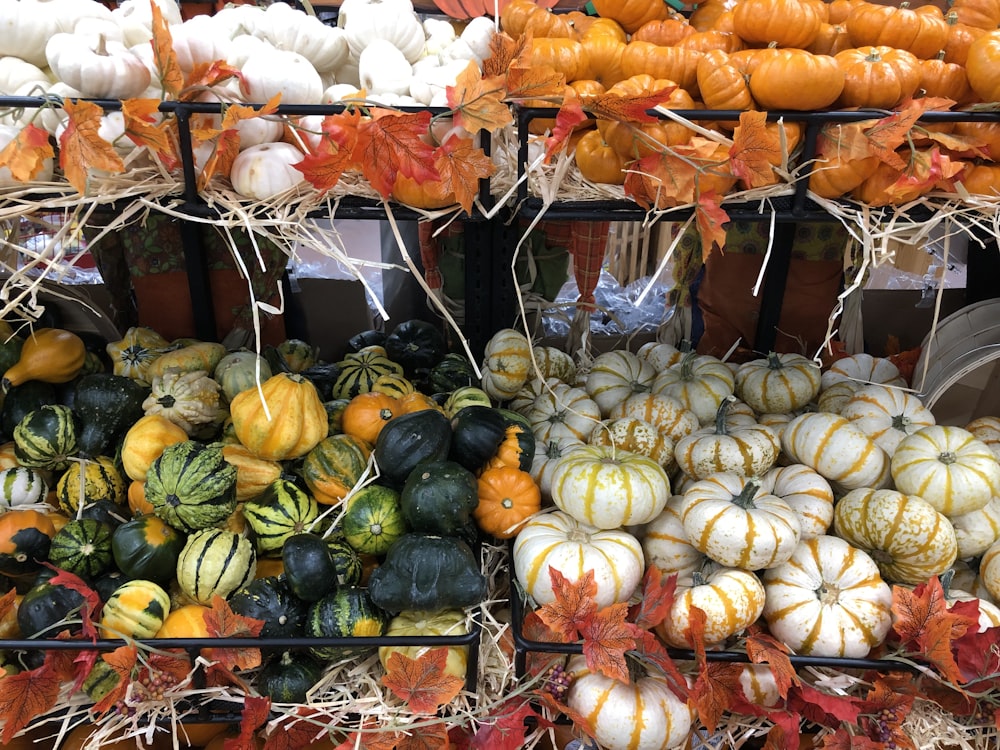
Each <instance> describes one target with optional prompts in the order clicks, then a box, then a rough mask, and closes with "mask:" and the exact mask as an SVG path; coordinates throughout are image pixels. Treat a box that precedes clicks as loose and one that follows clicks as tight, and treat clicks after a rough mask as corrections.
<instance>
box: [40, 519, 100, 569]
mask: <svg viewBox="0 0 1000 750" xmlns="http://www.w3.org/2000/svg"><path fill="white" fill-rule="evenodd" d="M111 534H112V530H111V527H110V526H109V525H108V524H106V523H101V522H100V521H95V520H92V519H89V518H80V519H75V518H74V519H72V520H70V521H69V522H67V523H66V525H65V526H63V527H62V528H61V529H59V531H57V532H56V535H55V536H54V537H52V544H51V546H50V547H49V562H50V563H52V564H53V565H55V566H56V567H57V568H60V569H62V570H65V571H67V572H69V573H72V574H73V575H77V576H80V577H81V578H83V579H85V580H93V579H94V578H97V577H98V576H99V575H101V573H103V572H105V571H106V570H107V569H108V568H110V567H111V563H112V562H113V559H112V555H111Z"/></svg>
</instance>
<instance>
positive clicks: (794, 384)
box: [483, 329, 1000, 699]
mask: <svg viewBox="0 0 1000 750" xmlns="http://www.w3.org/2000/svg"><path fill="white" fill-rule="evenodd" d="M483 364H484V367H483V388H484V390H487V391H488V392H489V393H491V395H493V397H494V398H498V399H501V400H503V401H506V402H507V404H508V406H509V407H510V408H512V409H513V410H515V411H518V412H520V413H522V414H523V415H524V416H525V417H526V418H527V420H528V422H529V424H531V426H532V429H533V432H534V435H535V438H536V454H535V460H534V463H533V465H532V469H531V471H532V474H533V475H534V476H535V478H536V481H537V482H538V484H539V486H540V488H541V490H542V494H543V498H545V500H546V501H550V502H551V504H552V505H554V506H555V509H554V510H552V512H550V513H547V514H543V515H540V516H537V517H535V518H533V519H531V520H529V521H528V523H527V524H526V525H525V526H524V527H523V529H522V530H521V531H520V532H519V534H518V535H517V537H516V539H515V542H514V548H513V554H514V557H513V563H514V571H515V574H516V576H517V579H518V581H519V583H520V584H521V586H522V587H523V589H524V590H525V591H526V592H527V593H528V594H529V595H530V596H531V597H532V599H533V600H534V601H535V602H536V603H538V604H544V603H546V602H550V601H552V600H553V596H554V595H553V592H552V588H551V584H550V581H549V573H548V570H549V567H550V566H551V567H553V568H555V569H558V570H559V571H560V572H561V573H562V574H563V575H564V576H566V577H567V578H569V579H571V580H578V579H579V578H580V577H581V576H582V575H583V574H584V573H585V572H586V571H587V570H594V572H595V579H596V582H597V585H598V594H597V599H598V603H599V604H601V605H605V604H608V603H612V602H623V601H628V600H629V599H630V598H631V597H633V596H634V595H635V593H636V587H637V586H638V584H639V582H640V580H641V578H642V575H643V572H644V570H645V567H646V566H650V565H655V566H656V567H657V568H659V569H660V570H661V571H663V572H664V573H665V574H668V575H669V574H677V575H678V588H677V599H676V602H675V603H674V607H673V609H672V611H671V613H670V615H669V616H668V617H667V619H666V620H665V621H664V622H663V624H662V625H660V626H659V627H658V628H657V631H658V633H659V635H660V636H661V637H662V638H663V640H664V641H665V642H666V643H667V644H669V645H671V646H675V647H687V646H688V645H689V644H688V641H687V635H686V631H687V627H688V623H689V621H690V612H691V608H692V607H695V606H697V607H698V608H700V609H701V610H702V611H704V612H705V613H706V615H707V622H706V636H707V640H708V641H710V642H711V643H713V644H716V645H724V644H725V643H726V642H727V641H728V640H729V639H731V638H732V637H734V636H736V635H738V634H740V633H741V632H742V631H744V630H745V629H746V628H747V627H748V626H749V625H750V624H751V623H753V622H755V621H757V620H758V619H759V618H762V620H763V621H764V622H766V623H767V626H768V628H769V629H770V631H771V632H772V634H774V635H775V636H776V637H778V638H780V639H781V640H782V641H784V642H785V643H786V644H788V645H789V646H790V647H791V648H792V649H793V651H795V652H796V653H800V654H806V655H814V656H832V657H863V656H866V655H867V654H868V653H869V652H870V651H871V649H872V648H874V647H876V646H878V645H879V644H881V642H882V641H883V640H884V639H885V637H886V635H887V634H888V632H889V629H890V627H891V624H892V613H891V609H890V607H891V603H892V593H891V585H904V586H913V585H916V584H919V583H922V582H924V581H926V580H927V579H929V578H930V577H932V576H944V575H945V574H949V573H950V574H951V575H954V576H955V580H954V582H953V584H952V588H951V591H950V592H949V596H950V597H951V598H952V599H953V600H958V599H970V598H978V600H979V604H980V614H981V617H980V626H981V627H982V628H984V629H985V628H987V627H997V626H1000V609H998V608H997V607H996V606H995V600H996V599H1000V461H998V458H997V455H996V454H995V453H994V450H1000V419H998V418H987V419H981V420H977V421H976V422H975V423H973V424H971V425H967V426H966V427H958V426H946V425H937V424H935V419H934V416H933V414H932V413H931V412H930V411H929V410H928V409H926V408H925V407H924V406H923V404H922V403H921V402H920V399H919V398H918V397H916V396H915V395H913V394H912V393H910V392H908V391H906V390H905V389H904V388H901V386H905V382H904V381H903V379H902V378H901V377H900V375H899V371H898V369H897V368H896V367H895V366H894V365H893V364H892V363H891V362H890V361H889V360H887V359H883V358H876V357H871V356H869V355H865V354H859V355H855V356H854V357H850V358H847V359H842V360H840V361H838V362H837V363H835V364H834V365H833V366H832V367H830V368H829V369H828V370H827V371H826V372H823V373H821V371H820V368H819V367H818V365H816V364H815V363H814V362H812V361H811V360H809V359H807V358H805V357H801V356H798V355H793V354H780V355H775V354H772V355H770V356H769V357H764V358H761V359H759V360H755V361H753V362H748V363H745V364H742V365H739V366H735V365H729V364H727V363H724V362H721V361H720V360H718V359H716V358H713V357H709V356H705V355H698V354H695V353H692V352H682V351H678V349H676V348H675V347H673V346H671V345H669V344H661V343H650V344H646V345H644V346H642V347H641V348H640V349H639V350H638V351H637V352H635V353H632V352H628V351H612V352H608V353H605V354H600V355H598V356H597V357H596V358H595V359H594V360H593V361H592V362H591V363H590V365H589V367H588V368H587V371H586V372H583V371H582V370H579V369H577V368H576V367H575V366H574V363H573V361H572V360H569V358H568V357H566V355H564V354H562V353H561V352H558V351H556V352H553V351H552V350H550V349H548V348H546V347H538V346H534V347H533V346H532V345H531V344H530V342H529V341H528V340H527V339H526V338H525V337H524V336H523V334H521V333H519V332H518V331H516V330H513V329H506V330H504V331H501V332H499V333H497V334H496V335H495V336H494V338H493V339H492V340H491V341H490V342H489V343H488V345H487V347H486V358H485V361H484V363H483ZM977 560H978V561H980V578H979V579H976V578H975V576H974V574H973V573H971V572H970V571H971V567H970V566H969V565H968V563H970V562H974V561H977ZM758 677H759V676H758ZM751 678H753V675H750V674H748V686H749V685H750V683H751V682H754V679H756V678H754V679H751ZM755 684H756V683H755ZM748 690H750V687H748ZM750 692H753V691H752V690H750ZM763 692H764V693H768V695H771V696H772V697H774V698H776V693H774V692H773V691H771V692H769V691H767V690H765V691H763ZM748 696H749V697H751V699H752V696H750V694H749V692H748Z"/></svg>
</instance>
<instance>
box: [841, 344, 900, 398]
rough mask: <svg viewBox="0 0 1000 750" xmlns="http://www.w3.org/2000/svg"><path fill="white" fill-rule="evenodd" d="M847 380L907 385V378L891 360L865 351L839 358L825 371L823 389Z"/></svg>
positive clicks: (861, 382)
mask: <svg viewBox="0 0 1000 750" xmlns="http://www.w3.org/2000/svg"><path fill="white" fill-rule="evenodd" d="M845 380H848V381H853V382H855V383H858V384H859V385H866V384H871V383H875V384H881V385H892V386H899V387H901V388H905V387H906V379H905V378H903V376H901V375H900V374H899V368H898V367H896V365H894V364H893V363H892V361H891V360H888V359H886V358H885V357H873V356H872V355H871V354H865V353H864V352H860V353H858V354H852V355H851V356H849V357H842V358H841V359H838V360H837V361H836V362H834V363H833V364H832V365H830V367H829V369H827V371H826V372H824V373H823V376H822V378H821V383H822V387H823V390H826V389H827V388H829V387H830V386H832V385H833V384H834V383H839V382H842V381H845Z"/></svg>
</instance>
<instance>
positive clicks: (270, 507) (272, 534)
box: [243, 478, 319, 556]
mask: <svg viewBox="0 0 1000 750" xmlns="http://www.w3.org/2000/svg"><path fill="white" fill-rule="evenodd" d="M318 515H319V505H318V504H317V503H316V500H315V498H313V497H312V495H309V494H308V493H307V492H304V491H303V490H301V489H299V487H297V486H296V485H295V483H294V482H291V481H289V480H287V479H281V478H279V479H277V480H276V481H274V482H272V483H271V486H270V487H268V488H267V489H266V490H265V491H264V493H263V494H262V495H260V496H258V497H255V498H254V499H253V500H248V501H247V502H246V503H244V505H243V516H244V518H246V520H247V523H248V524H250V528H252V529H253V532H254V542H255V543H256V545H257V553H258V554H260V555H262V556H267V555H272V556H274V555H280V554H281V546H282V545H283V544H284V543H285V540H286V539H287V538H288V537H290V536H291V535H292V534H299V533H301V532H303V531H306V530H308V528H309V526H310V525H311V524H312V522H313V521H315V520H316V517H317V516H318Z"/></svg>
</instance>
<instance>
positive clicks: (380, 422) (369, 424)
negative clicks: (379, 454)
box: [341, 391, 399, 444]
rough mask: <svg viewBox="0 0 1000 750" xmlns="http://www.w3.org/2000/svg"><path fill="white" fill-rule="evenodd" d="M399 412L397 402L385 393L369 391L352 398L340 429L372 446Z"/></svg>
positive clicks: (346, 407)
mask: <svg viewBox="0 0 1000 750" xmlns="http://www.w3.org/2000/svg"><path fill="white" fill-rule="evenodd" d="M398 411H399V402H398V401H397V400H396V399H395V398H393V397H392V396H389V395H387V394H385V393H379V392H378V391H371V392H370V393H359V394H358V395H357V396H355V397H354V398H352V399H351V400H350V402H349V403H348V404H347V406H345V407H344V413H343V416H342V418H341V429H342V430H343V431H344V433H346V434H347V435H352V436H354V437H356V438H360V439H361V440H364V441H365V442H366V443H369V444H374V443H375V440H376V439H377V438H378V435H379V433H380V432H382V428H383V427H385V425H386V423H387V422H388V421H389V420H390V419H392V418H394V417H395V416H396V415H397V413H398Z"/></svg>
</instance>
